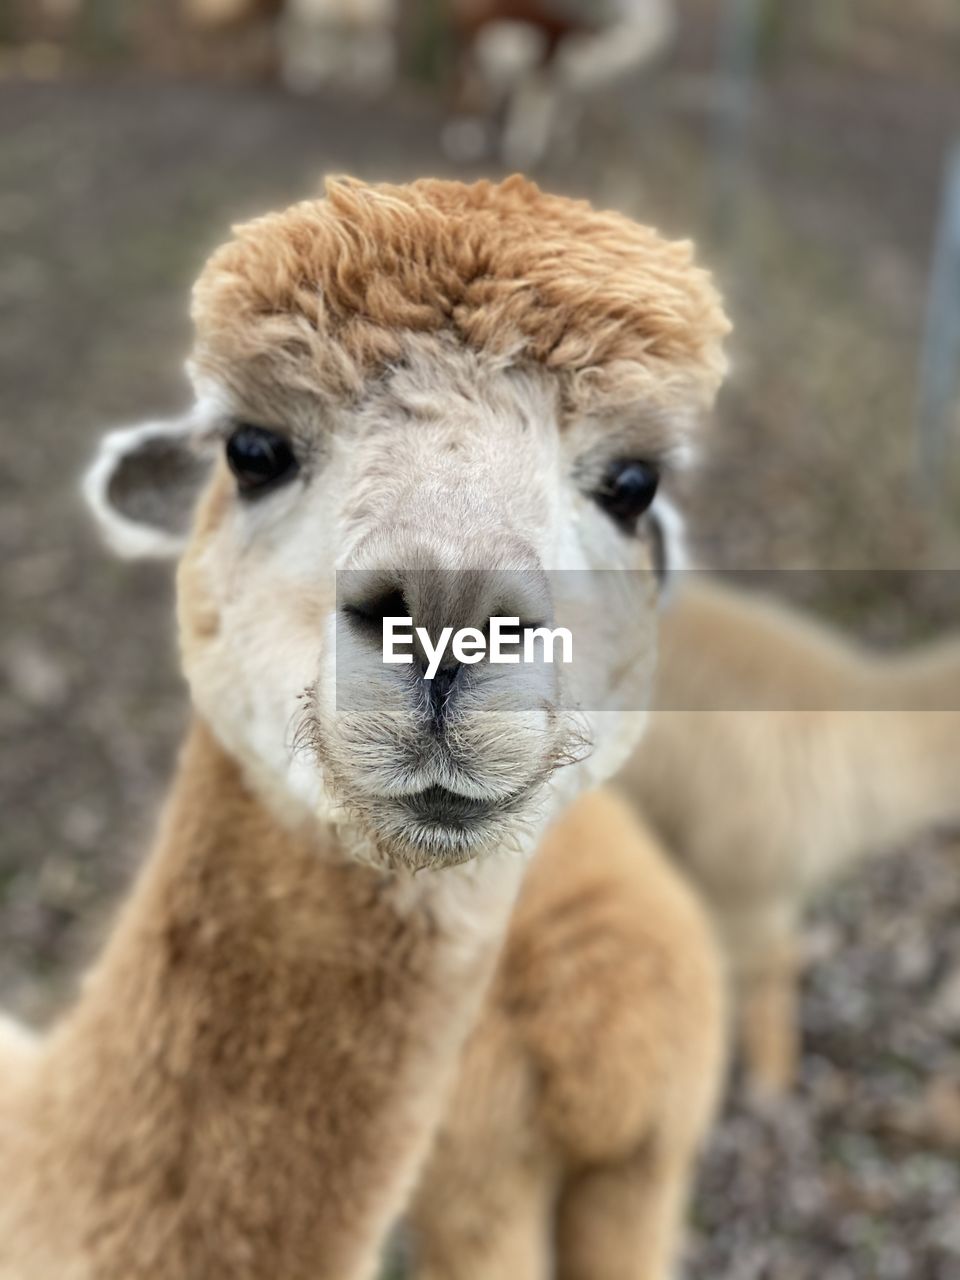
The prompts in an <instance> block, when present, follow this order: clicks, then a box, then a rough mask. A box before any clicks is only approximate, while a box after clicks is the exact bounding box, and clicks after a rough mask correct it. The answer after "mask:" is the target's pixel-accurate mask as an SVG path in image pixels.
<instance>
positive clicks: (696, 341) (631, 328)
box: [193, 177, 729, 412]
mask: <svg viewBox="0 0 960 1280" xmlns="http://www.w3.org/2000/svg"><path fill="white" fill-rule="evenodd" d="M193 316H194V321H195V324H196V329H197V352H196V362H197V365H198V367H199V368H200V369H202V370H203V369H206V370H210V371H213V372H217V373H220V374H221V375H223V374H226V375H227V376H228V378H230V380H231V381H236V378H237V376H238V369H239V366H240V365H241V364H242V365H244V366H245V367H246V368H248V369H252V370H254V371H255V372H256V374H257V376H258V377H267V378H269V377H275V378H282V379H284V380H285V381H286V382H287V383H288V384H292V385H293V386H294V387H296V388H297V389H300V390H306V391H315V392H317V393H318V394H321V395H325V396H340V397H342V396H353V395H357V394H361V393H362V390H363V385H364V382H365V380H368V379H369V378H371V377H375V376H376V375H377V372H378V371H379V370H381V369H383V368H384V367H386V366H387V365H389V364H390V362H391V361H395V360H397V359H400V358H402V354H403V344H404V338H405V336H406V335H407V334H409V333H418V334H425V333H435V334H438V335H445V337H446V339H447V340H453V341H456V342H458V343H461V344H463V345H464V346H465V347H467V348H470V349H473V350H475V351H477V352H479V353H481V354H489V355H490V356H492V357H494V358H496V359H497V360H498V361H500V362H513V363H518V364H520V363H531V362H532V363H536V364H539V365H541V366H543V367H544V368H546V369H547V370H549V371H551V372H552V373H554V374H555V375H556V376H557V378H558V380H559V382H560V391H561V400H562V402H563V403H564V404H565V405H566V406H567V408H568V409H570V410H571V411H576V412H603V411H605V410H615V409H621V408H624V407H626V406H629V405H631V404H634V403H643V402H646V403H648V404H650V405H651V406H652V407H659V408H671V407H674V408H676V407H683V408H687V409H691V408H693V409H696V408H703V407H705V406H707V405H708V404H709V403H710V402H711V401H712V399H713V396H714V394H715V392H716V389H717V387H718V385H719V383H720V381H721V378H722V376H723V373H724V369H725V361H724V357H723V352H722V339H723V336H724V335H725V334H726V333H727V332H728V330H729V323H728V321H727V319H726V316H725V315H724V312H723V308H722V305H721V302H720V299H719V296H718V294H717V292H716V290H715V288H714V287H713V284H712V282H711V280H710V277H709V275H708V274H707V273H706V272H705V271H703V270H701V269H700V268H698V267H696V266H695V265H694V263H693V251H692V246H691V245H690V243H689V242H688V241H680V242H671V241H668V240H665V239H664V238H663V237H661V236H660V235H658V234H657V232H655V231H653V230H651V229H650V228H648V227H643V226H639V225H637V224H636V223H634V222H631V221H630V220H629V219H628V218H626V217H624V216H623V215H621V214H618V213H612V212H597V211H596V210H594V209H592V208H591V207H590V205H588V204H587V203H586V202H584V201H578V200H572V199H568V198H565V197H562V196H554V195H547V194H545V193H544V192H542V191H540V190H539V188H538V187H537V186H535V185H534V184H533V183H531V182H528V181H527V180H525V179H523V178H521V177H513V178H510V179H508V180H507V181H505V182H502V183H499V184H496V183H491V182H487V181H484V182H477V183H474V184H473V185H466V184H464V183H460V182H447V181H440V180H434V179H425V180H423V181H419V182H414V183H411V184H409V185H407V186H389V185H386V184H382V185H367V184H365V183H362V182H358V181H355V180H352V179H347V178H340V179H335V180H330V181H328V182H327V184H326V195H325V198H323V199H319V200H310V201H304V202H303V203H300V204H296V205H294V206H292V207H291V208H289V209H287V210H285V211H284V212H282V213H275V214H270V215H268V216H266V217H263V218H258V219H256V220H255V221H253V222H248V223H246V224H244V225H243V226H240V227H238V228H236V229H235V235H234V239H233V240H231V241H230V242H228V243H227V244H226V245H224V246H223V247H222V248H220V249H218V250H217V251H216V252H215V253H214V254H213V255H212V257H211V258H210V260H209V261H208V263H207V265H206V267H205V268H204V270H203V272H202V274H201V276H200V278H199V280H198V282H197V284H196V286H195V289H194V301H193Z"/></svg>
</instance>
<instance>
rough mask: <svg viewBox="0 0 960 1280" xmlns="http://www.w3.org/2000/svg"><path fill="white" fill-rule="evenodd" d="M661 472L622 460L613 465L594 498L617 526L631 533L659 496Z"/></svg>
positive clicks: (643, 463)
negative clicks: (658, 487)
mask: <svg viewBox="0 0 960 1280" xmlns="http://www.w3.org/2000/svg"><path fill="white" fill-rule="evenodd" d="M659 483H660V473H659V472H658V471H657V468H656V467H655V466H653V465H651V463H649V462H638V461H636V460H633V459H622V458H621V459H619V460H618V461H617V462H613V463H611V465H610V466H609V467H608V468H607V473H606V475H605V476H604V478H603V483H602V484H601V485H600V487H599V488H598V489H596V490H595V492H594V495H593V496H594V498H595V499H596V500H597V502H599V504H600V506H601V507H603V509H604V511H606V512H607V514H608V515H609V516H611V517H612V518H613V519H614V520H616V522H617V524H619V525H621V526H622V527H623V528H624V529H625V530H626V531H627V532H629V533H632V532H633V529H634V525H635V524H636V522H637V520H638V519H639V518H640V516H642V515H643V513H644V512H645V511H646V510H647V508H648V507H649V506H650V504H651V502H653V500H654V498H655V497H656V494H657V485H658V484H659Z"/></svg>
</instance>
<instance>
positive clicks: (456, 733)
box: [179, 343, 661, 866]
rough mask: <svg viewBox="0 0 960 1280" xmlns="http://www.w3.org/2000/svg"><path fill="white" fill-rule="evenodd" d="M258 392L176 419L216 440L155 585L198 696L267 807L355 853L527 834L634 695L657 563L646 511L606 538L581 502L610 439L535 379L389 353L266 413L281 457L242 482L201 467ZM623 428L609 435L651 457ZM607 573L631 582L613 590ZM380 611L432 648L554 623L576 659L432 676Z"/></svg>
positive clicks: (472, 844)
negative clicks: (187, 526) (496, 628)
mask: <svg viewBox="0 0 960 1280" xmlns="http://www.w3.org/2000/svg"><path fill="white" fill-rule="evenodd" d="M258 403H262V400H261V397H260V393H258V392H257V391H256V390H254V389H251V394H250V397H249V398H248V400H247V402H246V403H241V402H239V401H235V402H234V403H233V404H232V405H228V404H227V402H226V397H221V400H220V409H219V414H220V415H221V416H220V418H219V421H217V420H214V421H212V422H208V423H207V424H206V425H205V426H203V427H199V426H198V430H199V431H200V432H201V434H208V433H209V434H210V435H211V436H212V438H213V440H214V441H216V444H215V447H216V448H217V449H218V450H219V451H221V452H222V454H223V457H221V458H219V459H218V460H217V462H216V464H215V469H214V476H213V479H212V481H211V483H210V487H209V489H208V491H207V494H206V497H205V499H204V500H203V502H202V504H201V508H200V514H199V518H198V521H197V526H196V530H195V533H194V536H193V538H192V541H191V543H190V546H189V548H188V550H187V553H186V555H185V557H184V560H183V562H182V566H181V570H180V580H179V582H180V624H181V636H182V650H183V660H184V667H185V671H186V674H187V677H188V679H189V681H190V686H191V690H192V693H193V697H194V700H195V703H196V705H197V706H198V708H199V710H200V711H201V713H202V714H203V715H204V717H205V718H206V719H207V720H208V722H209V723H210V724H211V726H212V727H213V728H214V730H215V731H216V732H217V733H218V735H219V736H220V738H221V740H222V741H223V742H224V743H225V744H226V745H227V746H228V748H229V749H230V750H231V751H232V752H233V753H234V754H235V755H237V756H238V757H239V758H240V759H241V760H243V761H244V763H245V764H246V766H247V767H248V770H249V771H250V772H251V774H252V775H253V776H254V777H255V778H257V779H258V780H259V782H260V785H261V789H262V790H263V792H264V794H265V795H267V796H269V797H272V801H273V803H274V804H279V805H280V806H281V808H283V809H284V810H286V812H287V813H288V814H290V813H296V814H298V815H299V814H301V813H303V812H307V813H311V814H315V815H321V816H324V817H330V816H337V813H338V811H339V812H340V813H341V814H342V816H343V817H344V818H345V819H346V822H345V824H344V825H345V829H349V830H351V831H352V832H354V833H356V835H357V837H358V838H357V839H356V841H355V843H356V845H357V848H358V851H360V852H363V853H364V855H365V856H369V857H375V858H377V859H378V860H386V861H390V862H402V863H404V864H408V865H414V866H420V865H424V864H427V863H432V862H444V861H457V860H462V859H464V858H467V857H471V856H473V855H474V854H476V853H479V852H482V851H483V850H484V849H486V848H490V847H493V846H502V845H503V844H504V843H508V844H509V843H514V844H517V843H519V844H526V843H527V842H528V840H531V839H533V838H535V835H536V833H537V832H538V830H539V828H540V825H541V823H542V821H543V820H544V818H545V817H546V816H547V815H548V814H549V813H550V812H551V810H552V809H553V808H554V807H555V806H556V805H558V804H559V803H561V802H562V801H563V800H564V799H565V798H568V797H569V795H570V794H572V793H573V792H575V791H576V790H578V789H580V788H581V787H583V786H584V785H586V783H587V782H588V781H590V780H591V779H593V778H596V777H605V776H607V775H608V774H609V772H610V771H611V769H612V768H613V767H615V765H616V764H617V763H619V761H620V759H621V757H622V755H623V754H624V753H625V752H626V751H627V750H628V748H629V747H630V745H632V743H633V742H634V740H635V738H636V736H637V734H638V733H639V730H640V725H641V713H640V709H641V708H642V707H643V706H645V704H646V686H647V683H648V681H649V678H650V674H651V668H652V662H653V627H652V620H653V614H654V610H655V606H656V597H657V594H658V585H657V584H658V579H657V575H656V573H655V572H654V569H655V568H656V567H657V566H656V563H655V562H656V561H657V560H658V558H659V557H660V555H661V551H660V548H659V542H658V540H657V539H656V537H655V536H654V533H653V526H652V524H651V521H650V518H649V517H643V518H641V520H640V523H639V527H637V528H635V529H629V530H628V529H626V528H624V527H623V525H622V523H621V522H619V521H618V519H617V517H616V516H615V515H611V514H609V513H608V512H607V511H605V510H604V509H603V508H602V507H601V505H600V504H599V503H598V501H597V500H596V498H595V496H594V493H595V490H596V489H597V487H598V486H599V485H600V483H601V478H602V477H603V476H604V475H606V474H607V472H608V470H609V465H610V463H611V461H612V459H611V456H610V446H609V444H608V443H607V440H608V432H606V431H600V430H597V429H595V428H591V427H590V425H589V424H587V423H582V424H580V425H579V427H578V428H577V429H565V428H563V427H562V425H561V422H560V420H559V415H558V407H557V404H556V396H555V392H554V391H553V389H552V387H551V385H550V380H549V379H548V378H547V377H545V376H543V375H542V374H541V375H538V374H536V373H535V372H531V371H527V372H523V373H521V372H518V371H516V370H510V369H492V370H490V369H486V368H484V367H483V363H482V362H481V361H478V360H477V359H475V358H474V357H471V356H466V355H464V354H463V353H462V352H461V353H457V352H453V351H445V350H444V349H443V347H442V346H441V345H437V344H434V343H420V344H413V345H412V347H411V350H410V352H409V356H408V359H407V360H406V361H405V362H404V364H403V367H401V368H399V369H397V370H396V371H394V373H393V374H392V375H391V376H390V377H389V378H387V379H385V380H384V381H382V382H381V383H380V384H378V385H377V386H376V387H375V388H373V389H372V390H371V393H370V395H369V396H368V397H366V398H365V399H364V400H363V401H362V402H360V403H359V404H357V405H355V406H352V407H350V408H349V409H346V408H340V409H324V408H323V407H322V406H320V405H317V406H316V407H315V408H314V411H313V412H312V413H311V412H309V411H308V410H307V409H306V407H305V406H303V405H301V406H300V409H299V413H298V416H297V418H296V421H294V422H293V424H292V425H288V420H279V419H275V418H274V419H271V420H270V429H271V431H275V432H276V433H277V434H278V435H280V436H281V437H282V438H284V439H287V440H288V441H289V445H290V453H291V455H292V457H293V459H294V460H295V461H294V463H293V467H292V468H291V470H290V473H289V474H287V475H284V476H281V477H280V478H279V479H278V480H277V481H275V482H273V483H272V484H267V485H266V486H264V488H263V491H262V492H261V491H259V490H258V489H253V490H245V488H244V483H243V479H242V476H241V480H240V481H239V482H238V479H237V477H236V476H235V475H234V474H232V472H231V470H230V467H229V465H228V464H227V462H226V461H225V458H226V456H227V454H228V450H229V442H230V440H231V438H232V437H234V435H235V433H236V431H237V427H238V424H239V423H249V422H250V421H251V420H254V421H262V419H261V418H260V415H259V414H257V413H256V412H255V409H256V407H257V405H258ZM644 435H645V433H644V432H643V430H642V429H639V430H636V431H635V432H634V435H633V437H632V442H631V444H630V446H629V447H630V449H631V451H632V452H633V453H635V454H636V456H638V457H641V456H642V457H644V458H648V459H650V460H651V461H652V462H657V461H658V460H657V459H656V458H655V457H654V456H653V455H652V454H651V447H652V446H651V443H650V441H649V439H645V438H644ZM628 438H629V437H628V435H627V434H626V432H622V433H619V434H618V436H617V443H616V446H615V453H616V455H617V456H620V455H621V453H622V451H623V449H624V448H626V447H627V440H628ZM597 569H600V570H603V571H605V572H604V573H601V574H598V575H595V574H594V573H593V572H592V571H593V570H597ZM619 570H633V571H634V572H633V574H631V575H625V576H629V589H628V590H626V591H623V592H617V593H615V595H611V593H610V591H609V590H608V589H607V588H608V585H609V575H610V574H611V573H612V572H613V571H619ZM391 613H393V614H399V615H401V616H404V615H406V616H410V617H411V618H412V620H413V622H414V623H415V624H421V623H422V624H423V625H424V626H426V627H427V629H428V631H429V632H430V634H431V635H432V636H434V637H436V636H437V635H439V633H440V631H441V629H442V628H443V627H444V626H452V627H454V628H459V627H461V626H475V627H477V628H478V629H480V630H483V628H484V627H485V626H486V625H487V622H488V620H489V618H490V617H491V616H513V617H518V618H520V619H522V621H523V622H529V623H534V622H535V623H538V624H546V623H549V624H550V625H558V624H561V623H562V624H569V629H570V630H571V632H572V634H573V637H574V643H575V644H578V643H579V644H580V645H581V646H582V647H583V653H582V656H581V655H580V654H576V655H575V661H574V663H573V664H572V665H571V666H570V667H569V668H567V667H564V666H563V665H562V664H560V663H553V664H548V663H546V662H544V661H542V660H541V661H537V662H534V663H531V664H525V663H522V662H521V663H517V664H510V665H496V664H492V663H490V662H488V661H481V662H479V663H477V664H471V665H463V666H460V667H457V668H451V666H450V665H447V666H444V667H443V668H442V669H441V670H440V671H439V673H438V675H437V676H436V677H435V678H434V680H433V681H430V680H428V679H426V678H425V675H424V668H423V663H422V662H421V661H418V660H414V661H413V662H411V663H410V664H408V665H391V664H387V663H385V662H384V661H383V645H382V617H383V616H384V615H385V614H386V615H387V616H389V615H390V614H391ZM584 613H587V614H592V615H596V616H599V617H602V624H601V625H592V626H590V627H589V628H588V627H585V626H584V625H583V614H584ZM542 652H543V651H542V649H540V650H538V657H539V658H542ZM411 656H414V657H415V658H416V657H418V655H411ZM615 681H616V682H617V685H618V687H617V689H616V691H615V692H614V691H613V690H612V685H613V683H614V682H615ZM561 766H563V767H561Z"/></svg>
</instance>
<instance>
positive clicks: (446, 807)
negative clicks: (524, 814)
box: [400, 793, 497, 828]
mask: <svg viewBox="0 0 960 1280" xmlns="http://www.w3.org/2000/svg"><path fill="white" fill-rule="evenodd" d="M400 803H401V805H402V806H403V808H404V809H405V810H406V811H407V813H409V814H410V816H411V817H412V818H415V819H417V820H419V821H420V822H429V823H431V824H432V825H435V826H441V827H454V828H463V827H466V826H471V825H472V824H473V823H475V822H480V821H483V820H484V819H486V818H489V817H490V816H491V815H492V814H493V813H494V812H496V809H497V806H496V805H495V804H493V803H492V802H490V801H477V800H469V799H467V798H466V797H462V796H456V795H453V794H449V795H447V796H444V797H438V798H437V799H436V800H433V799H432V798H431V797H427V796H424V794H423V793H421V794H420V795H416V796H405V797H403V799H402V800H401V801H400Z"/></svg>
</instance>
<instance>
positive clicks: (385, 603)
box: [343, 587, 410, 639]
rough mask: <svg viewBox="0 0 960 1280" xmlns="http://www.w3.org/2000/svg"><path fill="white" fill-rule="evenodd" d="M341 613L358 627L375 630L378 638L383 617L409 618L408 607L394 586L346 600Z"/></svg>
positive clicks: (364, 629) (381, 632) (381, 630)
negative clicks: (390, 588)
mask: <svg viewBox="0 0 960 1280" xmlns="http://www.w3.org/2000/svg"><path fill="white" fill-rule="evenodd" d="M343 613H344V616H345V617H346V618H348V619H349V620H350V621H351V622H352V623H353V624H354V626H356V627H357V628H358V629H360V630H362V631H369V632H375V633H376V635H377V638H378V639H379V637H380V636H381V635H382V634H383V620H384V618H409V617H410V608H409V606H408V605H407V602H406V600H405V599H404V595H403V592H402V591H401V590H400V588H399V587H394V588H393V589H392V590H387V591H379V592H374V593H371V595H369V596H366V597H364V596H361V597H359V598H358V599H355V600H349V601H347V602H346V603H345V604H344V605H343Z"/></svg>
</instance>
